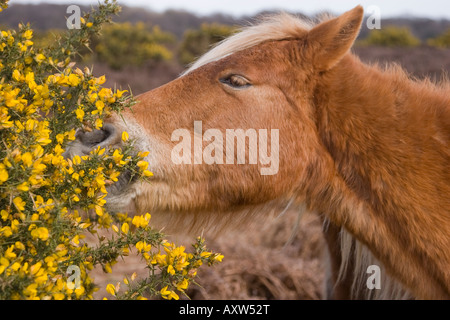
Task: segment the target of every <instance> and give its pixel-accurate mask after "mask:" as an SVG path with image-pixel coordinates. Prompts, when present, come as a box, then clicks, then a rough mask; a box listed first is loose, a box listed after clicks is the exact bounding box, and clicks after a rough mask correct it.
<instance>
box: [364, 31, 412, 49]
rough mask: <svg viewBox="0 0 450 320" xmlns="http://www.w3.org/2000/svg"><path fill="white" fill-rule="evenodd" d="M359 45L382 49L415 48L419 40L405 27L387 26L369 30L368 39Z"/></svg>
mask: <svg viewBox="0 0 450 320" xmlns="http://www.w3.org/2000/svg"><path fill="white" fill-rule="evenodd" d="M358 44H360V45H369V46H382V47H415V46H418V45H419V44H420V40H419V39H418V38H417V37H415V36H414V35H413V34H412V33H411V31H410V30H409V29H408V28H406V27H396V26H387V27H383V28H382V29H374V30H371V31H370V33H369V35H368V37H367V38H366V39H363V40H361V41H359V42H358Z"/></svg>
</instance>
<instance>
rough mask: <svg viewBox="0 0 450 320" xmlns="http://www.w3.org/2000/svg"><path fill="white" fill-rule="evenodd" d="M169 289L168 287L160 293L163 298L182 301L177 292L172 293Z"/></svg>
mask: <svg viewBox="0 0 450 320" xmlns="http://www.w3.org/2000/svg"><path fill="white" fill-rule="evenodd" d="M167 287H168V286H165V287H164V288H162V289H161V291H160V293H161V296H162V297H163V298H164V299H168V300H172V299H175V300H178V299H180V297H179V296H178V295H177V294H176V293H175V292H173V291H171V290H167Z"/></svg>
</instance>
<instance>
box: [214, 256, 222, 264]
mask: <svg viewBox="0 0 450 320" xmlns="http://www.w3.org/2000/svg"><path fill="white" fill-rule="evenodd" d="M223 258H224V256H223V255H222V254H217V255H216V256H214V260H215V261H219V262H222V259H223Z"/></svg>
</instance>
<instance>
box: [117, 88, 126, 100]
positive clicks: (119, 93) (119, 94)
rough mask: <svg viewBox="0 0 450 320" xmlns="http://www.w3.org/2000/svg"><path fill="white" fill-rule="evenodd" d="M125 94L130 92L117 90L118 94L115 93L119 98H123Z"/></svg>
mask: <svg viewBox="0 0 450 320" xmlns="http://www.w3.org/2000/svg"><path fill="white" fill-rule="evenodd" d="M125 92H128V90H122V91H121V90H117V91H116V93H115V95H116V97H117V98H121V97H122V95H123V94H124V93H125Z"/></svg>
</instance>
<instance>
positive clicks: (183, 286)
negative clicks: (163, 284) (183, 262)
mask: <svg viewBox="0 0 450 320" xmlns="http://www.w3.org/2000/svg"><path fill="white" fill-rule="evenodd" d="M188 286H189V280H188V279H186V278H185V279H183V281H181V282H179V283H178V284H177V290H178V291H184V290H186V289H187V288H188Z"/></svg>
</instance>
